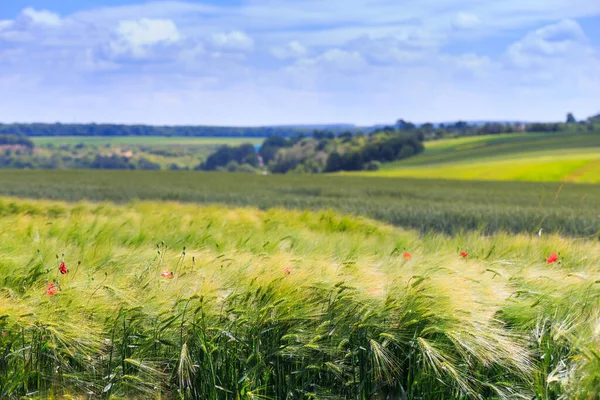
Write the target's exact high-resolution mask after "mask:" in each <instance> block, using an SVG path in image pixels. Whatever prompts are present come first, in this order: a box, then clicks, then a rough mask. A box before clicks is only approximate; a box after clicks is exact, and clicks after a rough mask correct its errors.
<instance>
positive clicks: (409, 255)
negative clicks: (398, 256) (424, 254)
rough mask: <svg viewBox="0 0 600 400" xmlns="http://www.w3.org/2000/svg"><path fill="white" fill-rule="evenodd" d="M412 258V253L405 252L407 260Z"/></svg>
mask: <svg viewBox="0 0 600 400" xmlns="http://www.w3.org/2000/svg"><path fill="white" fill-rule="evenodd" d="M411 258H412V254H410V253H404V259H405V260H410V259H411Z"/></svg>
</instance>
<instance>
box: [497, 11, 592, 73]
mask: <svg viewBox="0 0 600 400" xmlns="http://www.w3.org/2000/svg"><path fill="white" fill-rule="evenodd" d="M586 41H587V37H586V35H585V33H584V32H583V30H582V29H581V26H580V25H579V24H578V23H577V22H576V21H573V20H563V21H560V22H558V23H556V24H552V25H547V26H544V27H542V28H539V29H537V30H535V31H533V32H530V33H528V34H527V35H526V36H525V37H524V38H523V39H521V40H519V41H518V42H515V43H513V44H512V45H510V47H509V48H508V50H507V56H508V59H509V60H510V62H511V63H512V64H513V65H515V66H517V67H522V68H529V67H533V66H543V64H544V63H545V62H547V59H548V58H556V57H562V56H566V55H567V54H573V53H582V52H585V51H586V49H587V48H588V46H587V44H586Z"/></svg>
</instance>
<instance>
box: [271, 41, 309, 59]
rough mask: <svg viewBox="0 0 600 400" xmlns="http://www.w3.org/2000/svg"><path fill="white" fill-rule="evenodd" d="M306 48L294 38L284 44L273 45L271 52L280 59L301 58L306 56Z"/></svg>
mask: <svg viewBox="0 0 600 400" xmlns="http://www.w3.org/2000/svg"><path fill="white" fill-rule="evenodd" d="M307 52H308V50H307V49H306V47H304V46H303V45H302V44H301V43H300V42H298V41H297V40H294V41H292V42H289V43H288V44H286V45H285V46H278V47H274V48H273V49H272V50H271V54H273V56H274V57H275V58H278V59H280V60H289V59H294V58H302V57H304V56H306V54H307Z"/></svg>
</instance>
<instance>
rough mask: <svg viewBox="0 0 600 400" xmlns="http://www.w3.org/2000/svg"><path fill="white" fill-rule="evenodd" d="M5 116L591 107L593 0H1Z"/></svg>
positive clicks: (283, 115)
mask: <svg viewBox="0 0 600 400" xmlns="http://www.w3.org/2000/svg"><path fill="white" fill-rule="evenodd" d="M0 93H1V94H2V95H1V96H0V121H1V122H15V121H20V122H32V121H40V122H57V121H60V122H121V123H149V124H215V125H267V124H294V123H337V122H348V123H356V124H364V125H366V124H374V123H391V122H393V121H395V120H397V119H398V118H404V119H406V120H412V121H416V122H426V121H433V122H435V121H452V120H458V119H467V120H483V119H486V120H516V119H519V120H544V121H546V120H548V121H551V120H561V119H563V118H564V116H565V115H566V113H567V112H573V113H575V116H576V117H579V118H585V117H587V116H590V115H592V114H596V113H598V112H600V2H598V1H590V0H570V1H566V0H502V1H500V0H498V1H493V2H492V1H489V0H419V1H408V0H327V1H322V0H302V1H298V0H227V1H217V0H206V1H154V2H141V1H124V0H1V2H0Z"/></svg>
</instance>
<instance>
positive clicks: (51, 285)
mask: <svg viewBox="0 0 600 400" xmlns="http://www.w3.org/2000/svg"><path fill="white" fill-rule="evenodd" d="M56 292H57V290H56V288H55V287H54V283H52V282H49V283H48V288H47V289H46V294H47V295H48V296H54V294H55V293H56Z"/></svg>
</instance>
